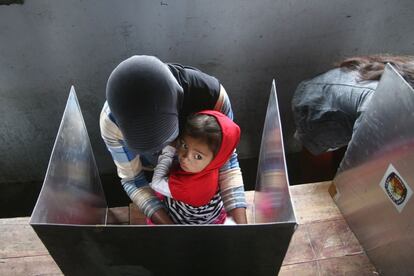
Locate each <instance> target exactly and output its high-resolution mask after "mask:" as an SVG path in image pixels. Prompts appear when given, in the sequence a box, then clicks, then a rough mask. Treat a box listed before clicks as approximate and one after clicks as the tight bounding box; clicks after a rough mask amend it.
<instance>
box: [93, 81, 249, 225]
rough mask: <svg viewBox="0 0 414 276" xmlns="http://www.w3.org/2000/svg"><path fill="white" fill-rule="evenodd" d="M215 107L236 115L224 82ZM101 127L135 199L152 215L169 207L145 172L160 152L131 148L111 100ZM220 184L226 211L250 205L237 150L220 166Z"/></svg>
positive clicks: (104, 113) (118, 167) (126, 187)
mask: <svg viewBox="0 0 414 276" xmlns="http://www.w3.org/2000/svg"><path fill="white" fill-rule="evenodd" d="M214 109H215V110H218V111H220V112H222V113H223V114H226V115H227V116H228V117H229V118H231V119H233V111H232V109H231V104H230V101H229V98H228V96H227V93H226V91H225V90H224V88H223V86H220V96H219V99H218V100H217V103H216V105H215V108H214ZM100 129H101V136H102V139H103V140H104V142H105V144H106V147H107V149H108V151H109V152H110V154H111V155H112V159H113V161H114V163H115V165H116V167H117V173H118V176H119V177H120V179H121V184H122V187H123V188H124V190H125V192H126V193H127V194H128V196H129V197H130V199H131V200H132V202H134V203H135V204H136V205H137V206H138V208H139V209H140V210H141V211H142V212H143V213H144V214H145V215H146V216H147V217H149V218H150V217H151V216H152V215H153V214H154V213H155V212H156V211H157V210H159V209H160V208H165V206H164V205H163V203H162V202H161V201H160V200H159V199H158V198H157V196H156V195H155V193H154V192H153V190H152V189H151V188H150V187H149V183H148V181H147V180H146V178H145V174H144V171H145V170H151V169H152V168H151V167H150V166H149V165H150V164H151V163H152V164H156V162H157V158H158V155H157V154H153V155H145V156H139V155H137V154H134V153H133V152H132V151H131V150H129V149H128V147H127V145H126V143H125V140H124V137H123V135H122V132H121V130H120V129H119V128H118V126H117V125H116V122H115V119H114V118H113V116H112V114H111V111H110V109H109V106H108V104H107V102H105V104H104V106H103V108H102V111H101V115H100ZM219 187H220V196H221V198H222V200H223V203H224V208H225V210H226V211H230V210H232V209H234V208H246V200H245V195H244V186H243V179H242V175H241V171H240V167H239V162H238V160H237V153H236V152H234V153H233V154H232V156H231V157H230V159H229V161H228V162H227V163H226V164H225V165H224V166H223V167H222V168H221V169H220V175H219Z"/></svg>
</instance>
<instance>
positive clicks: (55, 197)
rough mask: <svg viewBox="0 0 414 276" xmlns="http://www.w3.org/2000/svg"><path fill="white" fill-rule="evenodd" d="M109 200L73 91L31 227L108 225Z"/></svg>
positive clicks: (72, 90) (72, 91)
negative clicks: (43, 224)
mask: <svg viewBox="0 0 414 276" xmlns="http://www.w3.org/2000/svg"><path fill="white" fill-rule="evenodd" d="M106 207H107V204H106V200H105V196H104V193H103V190H102V185H101V181H100V178H99V174H98V170H97V168H96V164H95V158H94V155H93V152H92V148H91V145H90V141H89V136H88V133H87V131H86V127H85V124H84V120H83V117H82V113H81V111H80V107H79V103H78V100H77V98H76V93H75V89H74V88H73V87H72V88H71V90H70V94H69V98H68V101H67V104H66V108H65V111H64V113H63V118H62V121H61V124H60V127H59V131H58V134H57V137H56V140H55V145H54V147H53V151H52V155H51V157H50V160H49V166H48V168H47V172H46V176H45V180H44V182H43V186H42V190H41V192H40V195H39V198H38V200H37V203H36V206H35V208H34V210H33V213H32V216H31V219H30V223H31V224H41V223H47V224H53V223H54V224H105V216H106V209H107V208H106Z"/></svg>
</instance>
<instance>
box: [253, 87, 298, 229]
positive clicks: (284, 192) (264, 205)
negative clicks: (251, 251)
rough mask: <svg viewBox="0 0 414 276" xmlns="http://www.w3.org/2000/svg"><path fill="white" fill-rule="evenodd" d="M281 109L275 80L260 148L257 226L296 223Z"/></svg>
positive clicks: (256, 200) (256, 207) (256, 209)
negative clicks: (290, 192)
mask: <svg viewBox="0 0 414 276" xmlns="http://www.w3.org/2000/svg"><path fill="white" fill-rule="evenodd" d="M287 176H288V174H287V170H286V161H285V152H284V147H283V137H282V129H281V123H280V115H279V106H278V102H277V95H276V85H275V81H273V82H272V89H271V91H270V97H269V103H268V106H267V112H266V119H265V123H264V127H263V135H262V143H261V146H260V154H259V165H258V169H257V183H256V189H255V190H256V193H255V198H254V200H255V221H256V222H257V223H266V222H279V221H280V222H282V221H292V222H293V221H294V222H296V218H295V215H294V212H293V207H292V203H291V199H290V194H289V180H288V177H287Z"/></svg>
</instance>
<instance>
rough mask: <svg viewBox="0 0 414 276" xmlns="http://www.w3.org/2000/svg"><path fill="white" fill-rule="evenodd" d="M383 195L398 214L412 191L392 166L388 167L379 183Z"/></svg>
mask: <svg viewBox="0 0 414 276" xmlns="http://www.w3.org/2000/svg"><path fill="white" fill-rule="evenodd" d="M380 186H381V188H382V190H383V191H384V192H385V195H386V196H387V197H388V198H389V200H391V202H392V203H393V205H394V206H395V208H397V210H398V212H400V213H401V212H402V210H403V209H404V206H405V205H406V204H407V202H408V200H409V199H410V197H411V195H412V194H413V191H412V190H411V188H410V186H408V184H407V182H405V180H404V179H403V178H402V176H401V175H400V174H399V173H398V171H397V170H396V169H395V168H394V166H393V165H392V164H390V165H389V166H388V169H387V171H386V172H385V174H384V176H383V177H382V180H381V182H380Z"/></svg>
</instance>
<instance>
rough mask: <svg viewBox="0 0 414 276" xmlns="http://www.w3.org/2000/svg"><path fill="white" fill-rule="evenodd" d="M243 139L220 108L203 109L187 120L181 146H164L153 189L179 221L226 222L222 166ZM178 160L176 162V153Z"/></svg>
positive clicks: (156, 169) (154, 177)
mask: <svg viewBox="0 0 414 276" xmlns="http://www.w3.org/2000/svg"><path fill="white" fill-rule="evenodd" d="M239 140H240V128H239V126H238V125H237V124H235V123H234V122H233V121H232V120H231V119H230V118H228V117H227V116H226V115H224V114H222V113H220V112H217V111H210V110H207V111H201V112H198V113H196V114H194V115H192V116H190V117H189V118H188V119H187V122H186V125H185V127H184V130H183V132H182V134H180V137H179V140H178V143H177V149H175V148H174V147H172V146H167V147H165V148H164V149H163V151H162V153H161V155H160V157H159V159H158V165H157V166H156V168H155V170H154V176H153V179H152V182H151V184H150V186H151V188H152V189H153V190H155V191H156V192H158V193H159V194H161V195H162V196H163V198H164V203H165V205H166V207H167V210H168V214H169V215H170V217H171V219H172V220H173V221H174V222H175V223H178V224H222V223H224V221H225V219H226V212H225V210H224V207H223V201H222V199H221V196H220V190H219V181H218V180H219V179H218V177H219V169H220V168H221V167H222V166H223V165H224V164H225V163H226V162H227V161H228V159H229V157H230V155H231V154H232V153H233V151H234V150H235V148H236V146H237V144H238V143H239ZM176 152H177V156H178V162H177V163H174V164H173V159H174V156H175V155H176Z"/></svg>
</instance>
